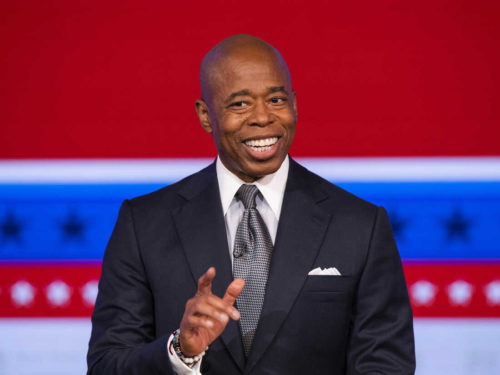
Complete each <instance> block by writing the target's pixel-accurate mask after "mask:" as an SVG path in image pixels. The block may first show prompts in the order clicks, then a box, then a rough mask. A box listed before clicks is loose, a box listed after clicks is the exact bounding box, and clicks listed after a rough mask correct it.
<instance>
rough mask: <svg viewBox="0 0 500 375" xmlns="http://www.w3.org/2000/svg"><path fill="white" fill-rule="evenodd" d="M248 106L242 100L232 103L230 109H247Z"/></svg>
mask: <svg viewBox="0 0 500 375" xmlns="http://www.w3.org/2000/svg"><path fill="white" fill-rule="evenodd" d="M246 105H247V103H246V102H244V101H242V100H240V101H237V102H233V103H231V104H230V105H229V106H230V107H235V108H243V107H245V106H246Z"/></svg>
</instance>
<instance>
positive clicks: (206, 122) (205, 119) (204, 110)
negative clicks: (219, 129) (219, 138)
mask: <svg viewBox="0 0 500 375" xmlns="http://www.w3.org/2000/svg"><path fill="white" fill-rule="evenodd" d="M195 105H196V113H197V114H198V119H199V120H200V123H201V126H202V127H203V129H205V131H206V132H207V133H212V125H211V124H210V116H209V115H208V106H207V104H206V103H205V102H204V101H203V100H201V99H198V100H197V101H196V102H195Z"/></svg>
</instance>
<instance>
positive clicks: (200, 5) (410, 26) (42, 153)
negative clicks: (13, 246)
mask: <svg viewBox="0 0 500 375" xmlns="http://www.w3.org/2000/svg"><path fill="white" fill-rule="evenodd" d="M499 19H500V2H498V1H477V0H470V1H457V0H453V1H445V0H433V1H429V0H423V1H418V2H415V1H412V2H409V1H387V0H384V1H320V0H318V1H314V2H311V1H308V2H304V3H302V2H298V1H290V0H287V1H283V0H276V1H272V2H269V1H253V2H229V1H214V0H212V1H209V2H208V1H205V2H202V1H176V2H174V1H139V0H137V1H131V0H130V1H123V0H122V1H90V0H89V1H80V2H78V1H66V0H52V1H49V0H45V1H38V0H34V1H15V0H12V1H11V0H4V1H2V2H1V4H0V126H1V133H0V158H62V157H71V158H88V157H91V158H92V157H186V156H192V157H196V156H211V155H214V154H215V149H214V147H213V145H212V142H211V139H210V137H209V136H208V135H206V134H205V133H204V132H203V130H202V129H201V127H200V126H199V124H198V121H197V118H196V115H195V112H194V100H195V99H197V98H198V95H199V88H198V82H197V75H198V66H199V62H200V60H201V58H202V57H203V55H204V54H205V53H206V52H207V51H208V49H210V48H211V47H212V46H213V45H214V44H215V43H216V42H218V41H219V40H221V39H222V38H224V37H226V36H229V35H231V34H235V33H250V34H253V35H256V36H259V37H261V38H263V39H265V40H266V41H269V42H270V43H272V44H273V45H275V46H276V47H277V48H278V49H279V50H280V51H281V52H282V53H283V55H284V56H285V58H286V59H287V61H288V64H289V66H290V69H291V72H292V76H293V80H294V87H295V89H296V90H297V96H298V107H299V122H298V128H297V137H296V141H295V143H294V145H293V148H292V153H293V154H294V155H300V156H405V155H429V156H434V155H500V121H499V120H500V109H499V103H500V100H499V99H500V93H499V91H500V69H499V67H500V48H499V44H498V43H499V42H498V41H499V40H500V22H499ZM451 134H453V137H451ZM452 139H453V141H452Z"/></svg>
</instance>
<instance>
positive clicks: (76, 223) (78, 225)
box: [61, 211, 85, 242]
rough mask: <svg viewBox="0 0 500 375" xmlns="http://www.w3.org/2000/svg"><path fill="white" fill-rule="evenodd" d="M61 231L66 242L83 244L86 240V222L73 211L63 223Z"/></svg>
mask: <svg viewBox="0 0 500 375" xmlns="http://www.w3.org/2000/svg"><path fill="white" fill-rule="evenodd" d="M61 230H62V234H63V239H64V241H77V242H83V240H84V239H85V236H84V234H85V222H84V221H83V219H82V218H81V217H80V216H79V215H77V213H76V212H75V211H71V212H70V213H69V214H68V216H67V217H66V219H65V220H64V221H63V222H62V223H61Z"/></svg>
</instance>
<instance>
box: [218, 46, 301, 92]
mask: <svg viewBox="0 0 500 375" xmlns="http://www.w3.org/2000/svg"><path fill="white" fill-rule="evenodd" d="M211 78H212V79H211V80H210V81H211V86H212V89H213V90H214V91H215V92H214V94H215V96H218V97H220V96H226V95H229V94H231V91H233V90H234V91H238V90H243V89H247V90H250V91H252V90H259V89H262V88H265V87H269V86H285V87H286V88H287V89H291V83H290V79H289V77H288V72H287V69H286V66H285V65H284V64H283V63H282V62H281V61H280V59H279V58H278V57H277V56H275V55H273V54H269V53H259V52H253V53H240V54H232V55H227V56H224V57H223V58H221V59H220V60H219V62H218V63H217V64H214V66H213V70H212V72H211Z"/></svg>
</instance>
